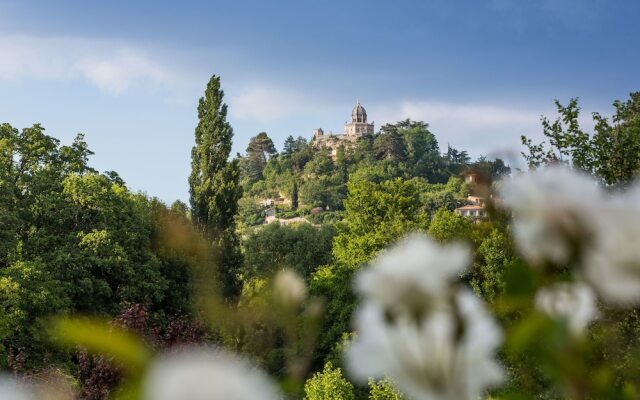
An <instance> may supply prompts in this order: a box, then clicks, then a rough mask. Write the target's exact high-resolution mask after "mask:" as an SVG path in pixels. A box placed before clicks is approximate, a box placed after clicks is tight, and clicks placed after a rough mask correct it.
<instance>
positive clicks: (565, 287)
mask: <svg viewBox="0 0 640 400" xmlns="http://www.w3.org/2000/svg"><path fill="white" fill-rule="evenodd" d="M535 304H536V308H537V309H538V310H540V311H542V312H544V313H546V314H547V315H549V316H551V317H554V318H564V319H566V321H567V324H568V326H569V330H571V333H573V334H574V335H581V334H582V333H584V331H585V329H586V328H587V326H588V325H589V323H590V322H591V321H592V320H593V319H594V318H595V317H596V315H597V312H598V309H597V306H596V297H595V295H594V293H593V291H592V290H591V287H589V286H588V285H586V284H584V283H573V284H571V283H556V284H555V285H553V286H551V287H546V288H542V289H540V290H538V293H536V298H535Z"/></svg>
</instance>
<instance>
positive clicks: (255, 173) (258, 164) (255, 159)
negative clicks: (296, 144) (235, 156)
mask: <svg viewBox="0 0 640 400" xmlns="http://www.w3.org/2000/svg"><path fill="white" fill-rule="evenodd" d="M246 151H247V156H246V158H244V159H243V163H242V166H243V168H242V170H243V174H244V176H246V177H248V178H249V180H250V181H251V182H255V181H257V180H259V179H262V171H264V168H265V166H266V165H267V161H268V160H269V157H272V156H274V155H276V154H277V153H278V152H277V151H276V147H275V146H274V144H273V141H272V140H271V138H270V137H269V135H267V133H266V132H260V133H259V134H258V135H257V136H254V137H252V138H251V139H249V145H248V146H247V150H246Z"/></svg>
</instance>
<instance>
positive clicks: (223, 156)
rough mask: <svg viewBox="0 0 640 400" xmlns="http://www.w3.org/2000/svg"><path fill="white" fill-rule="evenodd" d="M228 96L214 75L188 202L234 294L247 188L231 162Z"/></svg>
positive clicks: (203, 101) (204, 101)
mask: <svg viewBox="0 0 640 400" xmlns="http://www.w3.org/2000/svg"><path fill="white" fill-rule="evenodd" d="M223 97H224V92H223V91H222V89H221V88H220V77H218V76H215V75H214V76H212V77H211V79H210V80H209V83H208V84H207V88H206V90H205V92H204V97H202V98H200V101H199V103H198V126H197V127H196V130H195V139H196V144H195V146H194V147H193V149H192V150H191V175H190V176H189V194H190V199H189V202H190V205H191V215H192V218H193V222H194V223H195V225H196V226H197V227H198V228H199V229H200V231H201V232H202V233H203V235H205V237H206V238H207V239H209V240H210V241H211V243H212V246H213V251H214V252H215V254H214V255H215V257H216V259H217V260H218V274H219V278H220V280H221V284H222V290H223V294H224V295H225V297H232V296H234V295H236V294H237V293H238V288H239V282H238V278H237V273H238V270H239V268H240V266H241V264H242V259H241V253H240V250H239V243H238V238H237V235H236V232H235V227H236V223H235V218H236V214H237V213H238V200H239V199H240V197H241V196H242V188H241V186H240V184H239V180H240V167H239V165H238V161H237V160H233V161H229V153H230V152H231V144H232V142H231V141H232V138H233V129H232V128H231V125H229V123H228V122H227V105H226V104H225V103H224V102H223Z"/></svg>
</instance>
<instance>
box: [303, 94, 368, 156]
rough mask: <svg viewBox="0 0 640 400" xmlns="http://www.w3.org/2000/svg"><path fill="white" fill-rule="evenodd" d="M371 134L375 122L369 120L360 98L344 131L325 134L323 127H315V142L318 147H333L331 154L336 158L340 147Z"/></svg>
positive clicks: (351, 144)
mask: <svg viewBox="0 0 640 400" xmlns="http://www.w3.org/2000/svg"><path fill="white" fill-rule="evenodd" d="M371 135H373V122H371V123H368V122H367V111H366V110H365V109H364V107H362V105H361V104H360V100H358V102H357V103H356V106H355V107H354V108H353V111H351V122H347V123H346V124H344V131H343V132H342V133H339V134H334V133H330V134H328V135H325V133H324V131H323V130H322V128H318V129H315V130H314V131H313V144H314V146H315V147H316V148H320V147H328V148H329V149H331V156H332V157H333V158H335V157H336V153H337V151H338V147H340V146H345V147H349V146H353V145H354V144H355V143H356V141H357V140H358V139H360V138H361V137H364V136H371Z"/></svg>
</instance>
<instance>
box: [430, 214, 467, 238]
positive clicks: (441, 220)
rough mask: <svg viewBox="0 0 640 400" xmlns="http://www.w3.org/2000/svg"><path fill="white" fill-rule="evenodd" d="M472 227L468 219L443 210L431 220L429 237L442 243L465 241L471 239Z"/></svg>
mask: <svg viewBox="0 0 640 400" xmlns="http://www.w3.org/2000/svg"><path fill="white" fill-rule="evenodd" d="M472 225H473V223H472V222H471V221H470V220H469V219H468V218H465V217H463V216H461V215H459V214H457V213H455V212H453V211H449V210H446V209H443V208H442V209H440V210H438V211H436V213H435V214H434V216H433V219H432V220H431V224H430V225H429V235H431V236H432V237H433V238H434V239H436V240H438V241H441V242H446V241H449V240H453V239H465V238H469V237H470V234H471V229H472Z"/></svg>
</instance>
